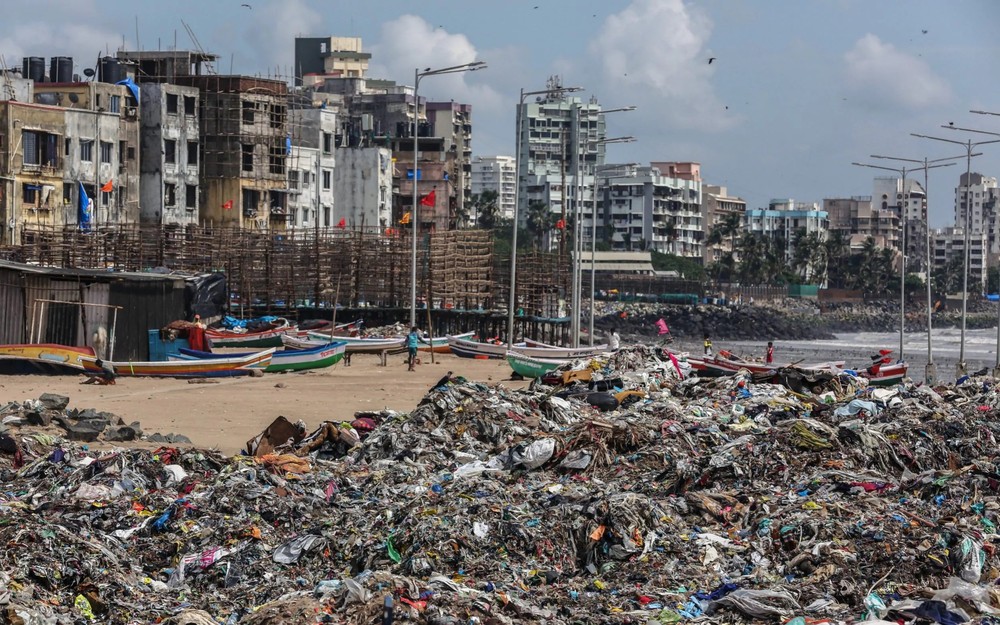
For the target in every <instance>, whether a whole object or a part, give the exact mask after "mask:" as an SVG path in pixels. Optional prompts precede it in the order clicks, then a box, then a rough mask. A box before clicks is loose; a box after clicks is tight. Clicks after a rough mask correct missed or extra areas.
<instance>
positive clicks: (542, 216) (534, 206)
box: [525, 200, 555, 249]
mask: <svg viewBox="0 0 1000 625" xmlns="http://www.w3.org/2000/svg"><path fill="white" fill-rule="evenodd" d="M525 225H527V226H528V230H529V231H531V232H532V233H533V234H534V235H535V249H543V248H544V247H545V237H546V235H548V233H549V232H550V231H551V230H552V227H553V226H554V225H555V218H554V217H553V215H552V211H550V210H549V205H548V204H546V203H545V202H540V201H538V200H532V201H530V202H528V216H527V218H526V219H525Z"/></svg>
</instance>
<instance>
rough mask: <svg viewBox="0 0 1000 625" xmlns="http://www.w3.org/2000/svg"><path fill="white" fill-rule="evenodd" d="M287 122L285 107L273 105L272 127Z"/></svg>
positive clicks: (277, 126)
mask: <svg viewBox="0 0 1000 625" xmlns="http://www.w3.org/2000/svg"><path fill="white" fill-rule="evenodd" d="M284 122H285V107H283V106H278V105H272V106H271V128H281V126H282V124H284Z"/></svg>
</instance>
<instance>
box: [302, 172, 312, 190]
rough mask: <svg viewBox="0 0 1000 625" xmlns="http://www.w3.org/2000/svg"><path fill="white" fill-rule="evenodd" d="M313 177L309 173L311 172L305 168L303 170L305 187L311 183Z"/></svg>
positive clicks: (303, 184)
mask: <svg viewBox="0 0 1000 625" xmlns="http://www.w3.org/2000/svg"><path fill="white" fill-rule="evenodd" d="M311 179H312V176H310V175H309V172H308V171H305V170H303V172H302V186H303V187H305V186H306V185H307V184H309V180H311Z"/></svg>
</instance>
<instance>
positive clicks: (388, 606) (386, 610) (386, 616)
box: [382, 595, 393, 625]
mask: <svg viewBox="0 0 1000 625" xmlns="http://www.w3.org/2000/svg"><path fill="white" fill-rule="evenodd" d="M392 613H393V609H392V595H386V596H385V603H384V604H383V607H382V625H392V621H393V614H392Z"/></svg>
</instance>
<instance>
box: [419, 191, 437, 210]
mask: <svg viewBox="0 0 1000 625" xmlns="http://www.w3.org/2000/svg"><path fill="white" fill-rule="evenodd" d="M420 205H421V206H434V189H431V192H430V193H428V194H427V195H425V196H424V197H422V198H420Z"/></svg>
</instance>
